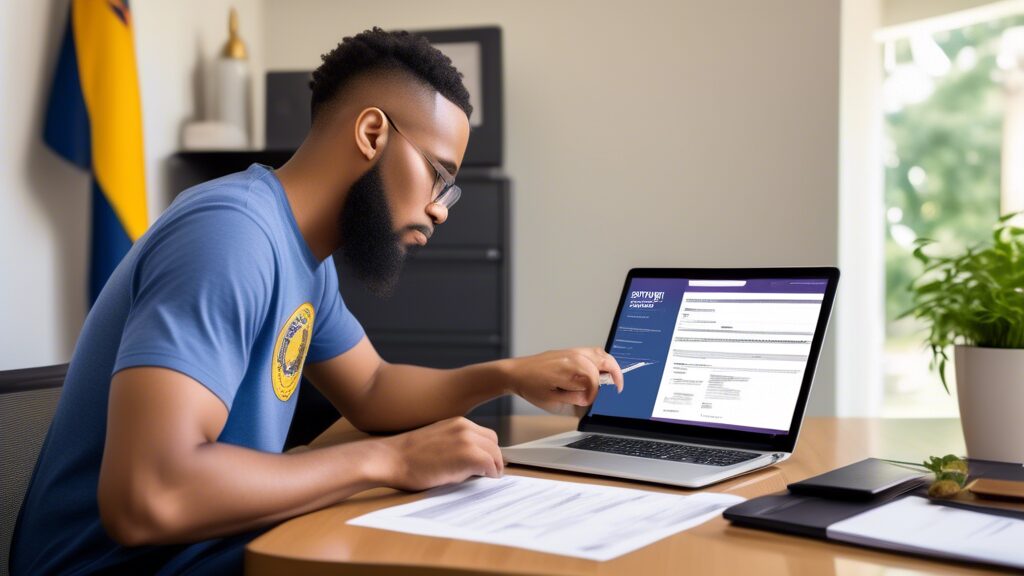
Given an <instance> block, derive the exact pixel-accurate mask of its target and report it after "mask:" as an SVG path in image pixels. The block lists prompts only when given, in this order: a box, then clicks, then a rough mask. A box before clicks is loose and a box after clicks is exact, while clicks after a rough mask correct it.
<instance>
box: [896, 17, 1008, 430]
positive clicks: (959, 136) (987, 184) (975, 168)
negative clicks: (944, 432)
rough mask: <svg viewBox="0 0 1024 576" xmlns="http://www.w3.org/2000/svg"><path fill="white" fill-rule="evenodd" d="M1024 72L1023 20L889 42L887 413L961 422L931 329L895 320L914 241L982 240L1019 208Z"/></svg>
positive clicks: (951, 243) (912, 266)
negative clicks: (1012, 158) (939, 368)
mask: <svg viewBox="0 0 1024 576" xmlns="http://www.w3.org/2000/svg"><path fill="white" fill-rule="evenodd" d="M1022 66H1024V15H1016V16H1010V17H1004V18H999V19H995V20H991V21H988V22H982V23H976V24H972V25H969V26H965V27H962V28H958V29H953V30H946V31H941V32H936V33H930V34H929V33H924V32H922V33H919V34H911V35H910V36H909V37H905V38H901V39H898V40H889V41H887V42H886V43H885V47H884V67H885V80H884V84H883V88H882V105H883V112H884V115H885V122H884V132H885V134H884V138H883V146H882V156H883V162H884V165H885V214H884V218H885V230H886V238H885V276H886V278H885V300H886V301H885V317H886V343H885V356H884V358H885V361H884V364H885V391H884V400H883V408H882V413H883V415H884V416H895V417H905V416H907V417H918V416H926V417H941V416H955V415H957V407H956V406H957V405H956V399H955V390H951V392H952V396H950V395H947V394H946V393H945V391H944V390H943V388H942V385H941V384H940V382H939V378H938V375H937V374H936V373H935V372H934V371H930V370H929V369H928V364H929V360H930V353H929V352H928V351H927V350H926V349H925V348H924V347H923V345H922V342H923V338H924V327H923V326H921V325H920V324H918V323H917V322H916V321H915V320H913V319H911V318H903V319H900V318H899V316H900V314H901V313H902V312H904V311H905V310H907V309H908V308H909V307H910V304H911V300H910V294H909V292H908V290H907V286H908V284H909V283H910V282H911V281H912V280H913V279H914V278H916V277H917V276H918V275H919V274H920V272H921V266H920V264H919V263H918V262H917V261H916V260H914V259H913V257H912V256H911V250H912V248H913V243H914V241H915V240H916V239H917V238H931V239H933V240H936V241H937V242H938V245H936V246H935V247H933V248H934V249H936V250H937V251H960V250H962V249H963V248H964V247H965V246H968V245H973V244H976V243H979V242H983V241H986V240H987V239H988V238H989V237H990V234H991V230H992V226H993V224H994V223H995V222H996V220H997V218H998V216H999V214H1000V212H1001V205H1002V207H1003V208H1004V209H1006V208H1007V207H1008V206H1009V207H1013V206H1019V205H1020V204H1019V203H1017V201H1016V199H1015V198H1014V194H1017V193H1016V192H1015V191H1014V188H1019V186H1018V185H1015V184H1013V181H1014V178H1019V176H1016V170H1021V169H1024V166H1021V167H1018V168H1013V167H1012V166H1011V164H1020V162H1016V163H1009V162H1007V163H1006V164H1005V165H1006V166H1007V168H1006V170H1007V171H1013V173H1004V169H1003V168H1002V166H1003V165H1004V160H1003V152H1004V148H1005V149H1006V150H1010V149H1011V147H1015V146H1016V144H1015V142H1016V141H1017V140H1018V139H1020V140H1021V141H1022V143H1024V133H1022V130H1021V129H1019V128H1017V129H1014V128H1013V126H1014V123H1015V122H1017V120H1015V118H1016V113H1015V112H1016V107H1018V106H1021V104H1020V103H1019V102H1017V100H1019V99H1020V98H1021V96H1020V94H1018V93H1017V92H1018V91H1020V90H1021V88H1019V87H1018V84H1024V80H1022V77H1021V76H1022V74H1024V73H1022V71H1021V67H1022ZM1022 113H1024V108H1022ZM1004 138H1005V140H1004ZM1004 142H1005V144H1004ZM1001 194H1002V198H1001ZM951 381H952V379H951Z"/></svg>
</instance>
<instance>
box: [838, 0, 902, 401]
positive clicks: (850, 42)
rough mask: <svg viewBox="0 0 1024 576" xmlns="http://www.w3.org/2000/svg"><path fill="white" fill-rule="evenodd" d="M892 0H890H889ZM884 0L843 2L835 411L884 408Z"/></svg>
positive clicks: (890, 2)
mask: <svg viewBox="0 0 1024 576" xmlns="http://www.w3.org/2000/svg"><path fill="white" fill-rule="evenodd" d="M888 3H889V4H892V3H893V2H892V1H891V0H889V2H888ZM881 4H882V1H881V0H858V1H856V2H843V8H842V49H841V51H842V58H841V65H840V70H841V80H840V90H841V97H840V102H841V104H840V134H842V138H841V139H840V144H839V158H840V167H839V172H840V184H839V213H840V214H841V215H842V218H840V221H839V263H840V267H841V268H842V271H843V276H844V278H843V281H842V282H840V286H841V287H840V290H839V294H838V299H837V303H836V319H837V323H836V329H837V330H836V332H835V334H836V335H837V341H839V342H842V343H843V346H842V348H841V349H839V350H837V354H836V368H837V370H836V409H837V410H836V411H837V414H838V415H840V416H877V415H878V414H879V413H880V412H881V406H882V396H883V386H884V373H883V369H882V362H883V357H882V356H883V354H882V351H883V346H884V345H885V254H884V251H885V248H884V240H885V228H884V226H883V222H884V218H885V214H884V210H885V206H884V199H883V192H882V189H883V184H884V173H883V171H882V156H881V147H882V146H881V140H882V106H881V92H882V57H881V45H880V44H879V43H878V42H876V41H875V37H874V35H875V33H876V32H877V31H878V29H879V26H880V21H881V17H882V9H881V8H882V6H881Z"/></svg>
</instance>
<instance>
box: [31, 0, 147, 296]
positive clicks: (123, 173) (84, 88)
mask: <svg viewBox="0 0 1024 576" xmlns="http://www.w3.org/2000/svg"><path fill="white" fill-rule="evenodd" d="M43 139H44V140H45V141H46V144H47V145H48V146H50V148H52V149H53V150H54V151H55V152H57V153H58V154H60V155H61V156H63V157H64V158H65V159H67V160H68V161H69V162H72V163H74V164H76V165H77V166H80V167H81V168H83V169H85V170H89V171H90V172H91V173H92V247H91V251H92V254H91V261H90V265H89V302H90V303H93V302H95V301H96V297H97V296H99V293H100V290H102V289H103V285H104V284H105V283H106V281H107V278H108V277H109V276H110V274H111V272H113V271H114V268H116V267H117V264H118V263H119V262H120V261H121V258H123V257H124V255H125V254H126V253H127V252H128V250H129V249H130V248H131V245H132V243H133V242H135V241H136V240H138V239H139V237H140V236H141V235H142V234H143V233H144V232H145V231H146V227H147V226H148V219H149V217H148V213H147V210H146V179H145V172H144V159H143V153H142V104H141V98H140V96H139V81H138V75H137V72H136V68H135V49H134V46H133V42H132V15H131V11H130V10H129V8H128V0H71V13H70V16H69V17H68V23H67V27H66V29H65V31H64V39H63V42H62V44H61V48H60V54H59V56H58V59H57V71H56V74H55V75H54V79H53V88H52V90H51V92H50V102H49V106H48V108H47V111H46V125H45V128H44V131H43Z"/></svg>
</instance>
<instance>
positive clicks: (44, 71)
mask: <svg viewBox="0 0 1024 576" xmlns="http://www.w3.org/2000/svg"><path fill="white" fill-rule="evenodd" d="M15 2H16V0H5V1H4V3H3V5H2V6H3V17H0V43H2V44H0V45H2V52H3V53H2V55H0V58H2V60H0V118H2V119H0V324H2V326H3V329H0V369H8V368H20V367H25V366H39V365H44V364H53V363H57V362H64V361H66V360H67V358H68V357H69V355H70V351H71V349H72V346H73V345H74V341H75V338H76V337H77V336H78V330H79V328H80V326H81V322H82V318H83V317H84V314H85V301H86V288H85V286H86V283H85V275H86V258H85V257H86V249H87V248H86V245H87V244H86V234H87V230H86V227H87V216H88V214H89V212H88V205H89V195H90V191H89V179H88V177H87V176H85V175H83V174H81V173H79V171H78V170H76V169H74V168H72V167H71V166H70V165H68V164H67V163H66V162H64V161H62V160H60V159H58V157H57V156H56V155H55V154H53V153H52V152H50V150H49V149H48V148H45V147H44V146H43V144H42V136H41V134H42V126H43V113H44V110H45V106H46V101H47V95H48V94H49V90H50V80H51V78H52V76H53V68H54V64H55V62H56V55H57V50H58V48H59V42H60V38H61V36H62V34H63V32H64V25H65V22H66V19H67V2H66V0H65V1H63V2H17V9H16V10H15V7H14V5H15ZM15 15H16V17H14V16H15Z"/></svg>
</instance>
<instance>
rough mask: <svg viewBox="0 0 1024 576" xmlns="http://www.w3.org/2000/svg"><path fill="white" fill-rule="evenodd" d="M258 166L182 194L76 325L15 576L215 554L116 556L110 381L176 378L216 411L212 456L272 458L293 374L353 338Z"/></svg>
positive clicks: (18, 536)
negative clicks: (103, 474)
mask: <svg viewBox="0 0 1024 576" xmlns="http://www.w3.org/2000/svg"><path fill="white" fill-rule="evenodd" d="M363 334H364V333H363V329H362V327H361V326H360V325H359V322H358V321H357V320H356V319H355V317H353V316H352V314H351V313H350V312H349V310H348V309H347V308H346V307H345V304H344V302H343V301H342V299H341V296H340V294H339V292H338V276H337V272H336V271H335V267H334V261H333V260H332V259H331V258H327V259H326V260H324V261H322V262H321V261H318V260H317V259H316V258H315V257H314V255H313V253H312V252H311V251H310V249H309V246H308V245H307V244H306V242H305V240H304V239H303V237H302V235H301V234H300V232H299V228H298V225H297V224H296V222H295V219H294V217H293V215H292V211H291V207H290V206H289V204H288V199H287V197H286V196H285V193H284V189H283V188H282V187H281V183H280V182H279V181H278V180H277V177H276V176H274V173H273V172H272V171H271V170H269V169H268V168H266V167H264V166H260V165H257V164H254V165H252V166H251V167H250V168H249V169H248V170H246V171H245V172H240V173H237V174H232V175H230V176H226V177H224V178H220V179H217V180H213V181H210V182H206V183H204V184H201V185H199V186H196V187H194V188H192V189H190V190H187V191H185V192H184V193H182V194H181V195H180V196H179V197H178V198H177V199H176V200H175V202H174V203H173V204H172V205H171V206H170V207H169V208H168V209H167V211H166V212H165V213H164V214H163V215H162V216H161V217H160V219H159V220H157V221H156V223H155V224H154V225H153V226H152V227H151V228H150V230H149V231H148V232H147V233H146V234H145V235H144V236H143V237H142V238H141V239H139V241H138V242H136V243H135V245H134V246H133V247H132V249H131V251H130V252H129V253H128V255H127V256H125V258H124V260H123V261H122V262H121V264H120V265H119V266H118V267H117V269H116V270H115V271H114V273H113V274H112V275H111V277H110V279H109V280H108V282H107V284H106V286H105V287H104V288H103V292H102V293H101V294H100V296H99V298H98V300H97V301H96V304H95V305H94V306H93V308H92V310H91V311H90V313H89V316H88V318H87V319H86V321H85V326H84V327H83V329H82V333H81V335H80V337H79V339H78V344H77V346H76V347H75V353H74V355H73V357H72V359H71V365H70V368H69V370H68V375H67V379H66V381H65V383H64V390H63V392H62V394H61V398H60V403H59V405H58V407H57V412H56V414H55V416H54V419H53V424H52V425H51V427H50V431H49V433H48V434H47V437H46V441H45V443H44V445H43V449H42V453H41V454H40V456H39V462H38V464H37V465H36V470H35V473H34V474H33V477H32V482H31V485H30V487H29V490H28V493H27V495H26V497H25V503H24V505H23V507H22V513H21V516H20V518H19V522H18V526H17V528H16V530H15V534H14V541H13V543H12V550H11V552H12V556H11V567H12V569H13V573H14V574H49V573H61V574H78V573H92V572H96V571H107V570H118V571H120V570H130V571H132V572H135V573H150V572H155V571H157V570H161V569H162V570H163V571H166V572H168V573H174V572H177V571H179V570H180V569H181V568H184V567H185V566H187V565H188V564H189V563H190V562H192V561H193V560H194V559H195V558H197V557H202V556H203V555H204V554H205V553H207V552H208V551H210V550H217V548H218V546H221V545H223V541H218V540H209V541H205V542H200V543H197V544H190V545H181V546H141V547H134V548H126V547H123V546H120V545H119V544H117V543H116V542H114V541H113V540H111V539H110V537H109V536H108V535H107V533H106V531H105V530H104V529H103V526H102V525H101V524H100V519H99V508H98V505H97V502H96V489H97V485H98V479H99V471H100V462H101V460H102V458H103V444H104V436H105V434H106V422H107V397H108V395H109V392H110V380H111V377H112V376H113V374H114V373H116V372H118V371H119V370H123V369H125V368H130V367H133V366H161V367H165V368H170V369H172V370H176V371H178V372H181V373H184V374H186V375H188V376H190V377H191V378H193V379H194V380H196V381H197V382H199V383H200V384H202V385H203V386H205V387H206V388H208V389H209V390H210V391H211V392H212V393H213V394H215V395H216V396H217V397H218V398H219V399H220V400H221V401H222V402H224V404H225V406H227V408H228V419H227V423H226V424H225V426H224V430H223V432H221V435H220V437H219V438H218V442H228V443H231V444H236V445H238V446H244V447H247V448H252V449H254V450H261V451H265V452H281V450H282V448H283V446H284V441H285V436H286V435H287V433H288V427H289V425H290V423H291V420H292V415H293V413H294V411H295V402H296V398H297V396H298V394H297V393H296V392H297V388H298V385H299V380H300V376H301V371H302V366H303V362H304V361H305V362H309V363H316V362H321V361H324V360H328V359H330V358H332V357H334V356H337V355H339V354H342V353H344V352H346V351H347V350H349V349H350V348H352V347H353V346H355V345H356V343H358V342H359V341H360V340H361V339H362V337H363Z"/></svg>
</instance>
